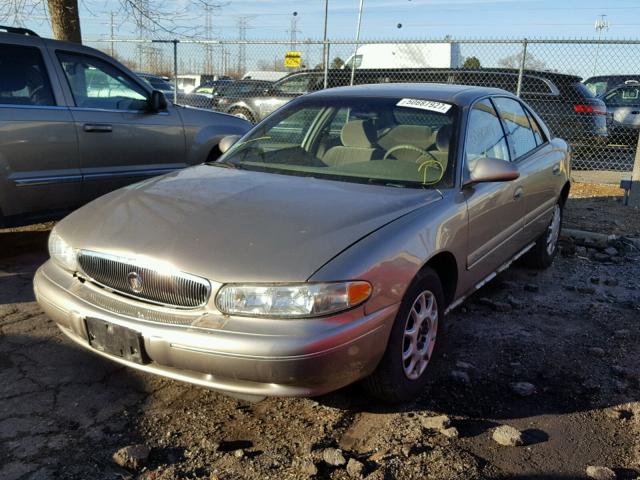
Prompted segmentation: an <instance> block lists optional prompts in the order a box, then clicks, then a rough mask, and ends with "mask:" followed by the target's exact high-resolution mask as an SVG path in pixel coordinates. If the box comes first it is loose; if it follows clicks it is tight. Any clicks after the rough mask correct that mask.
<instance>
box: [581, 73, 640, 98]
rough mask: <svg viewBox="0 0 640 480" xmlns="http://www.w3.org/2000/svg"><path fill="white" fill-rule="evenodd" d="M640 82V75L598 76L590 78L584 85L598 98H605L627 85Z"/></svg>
mask: <svg viewBox="0 0 640 480" xmlns="http://www.w3.org/2000/svg"><path fill="white" fill-rule="evenodd" d="M638 82H640V75H638V74H631V75H598V76H596V77H589V78H587V79H586V80H585V81H584V82H583V83H584V84H585V86H586V87H587V88H588V89H589V90H590V91H591V93H593V94H594V95H595V96H596V97H600V98H602V97H604V96H605V95H606V94H607V92H608V91H609V90H611V89H613V88H615V87H618V86H620V85H624V84H625V83H638Z"/></svg>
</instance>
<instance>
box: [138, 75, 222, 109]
mask: <svg viewBox="0 0 640 480" xmlns="http://www.w3.org/2000/svg"><path fill="white" fill-rule="evenodd" d="M136 75H138V76H139V77H140V78H142V80H144V81H145V82H147V83H148V84H149V85H150V86H151V87H152V88H154V89H155V90H159V91H161V92H162V93H164V95H165V97H166V98H167V100H169V101H170V102H174V93H173V92H174V91H175V88H174V86H173V84H172V83H171V82H170V81H169V80H167V79H166V78H164V77H161V76H160V75H153V74H151V73H141V72H137V73H136ZM174 103H176V104H178V105H186V106H189V107H198V108H207V109H211V108H212V107H213V102H212V101H211V98H210V97H209V96H207V95H200V94H198V93H184V92H181V91H178V92H177V95H175V102H174Z"/></svg>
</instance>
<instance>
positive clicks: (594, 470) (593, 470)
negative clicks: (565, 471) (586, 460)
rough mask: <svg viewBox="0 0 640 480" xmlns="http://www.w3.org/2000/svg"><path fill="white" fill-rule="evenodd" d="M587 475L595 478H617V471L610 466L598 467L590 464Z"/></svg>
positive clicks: (606, 479)
mask: <svg viewBox="0 0 640 480" xmlns="http://www.w3.org/2000/svg"><path fill="white" fill-rule="evenodd" d="M587 477H589V478H593V479H594V480H616V478H617V476H616V472H614V471H613V470H611V469H610V468H608V467H598V466H594V465H589V466H588V467H587Z"/></svg>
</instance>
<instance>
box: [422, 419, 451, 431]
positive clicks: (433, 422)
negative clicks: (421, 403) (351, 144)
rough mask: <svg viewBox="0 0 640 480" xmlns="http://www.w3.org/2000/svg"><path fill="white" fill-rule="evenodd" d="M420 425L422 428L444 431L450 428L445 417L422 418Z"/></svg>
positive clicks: (448, 421) (449, 423) (449, 421)
mask: <svg viewBox="0 0 640 480" xmlns="http://www.w3.org/2000/svg"><path fill="white" fill-rule="evenodd" d="M421 423H422V426H423V427H424V428H430V429H432V430H444V429H446V428H449V427H450V426H451V419H450V418H449V417H448V416H447V415H438V416H437V417H423V418H421Z"/></svg>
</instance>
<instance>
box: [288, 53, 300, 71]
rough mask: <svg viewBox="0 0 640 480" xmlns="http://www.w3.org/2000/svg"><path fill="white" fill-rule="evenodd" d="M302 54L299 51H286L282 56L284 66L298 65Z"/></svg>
mask: <svg viewBox="0 0 640 480" xmlns="http://www.w3.org/2000/svg"><path fill="white" fill-rule="evenodd" d="M301 58H302V54H301V53H300V52H287V53H286V55H285V56H284V66H285V67H299V66H300V65H301V64H302V62H301Z"/></svg>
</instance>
